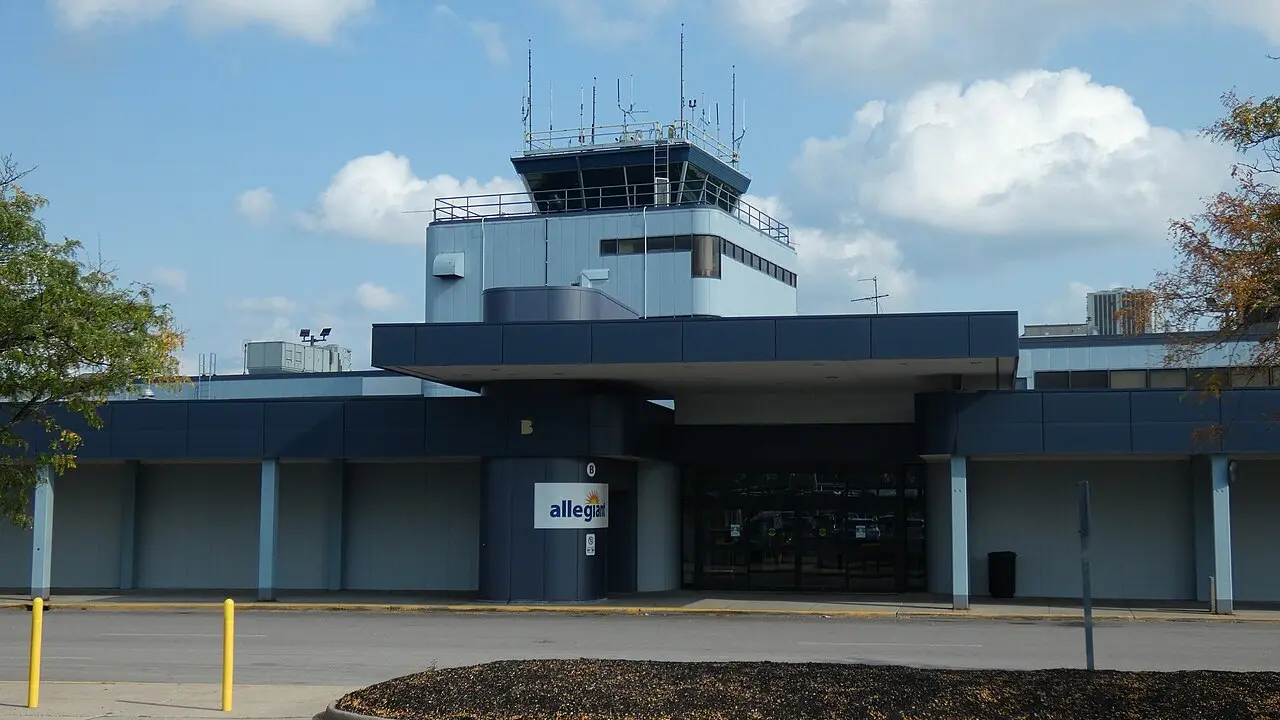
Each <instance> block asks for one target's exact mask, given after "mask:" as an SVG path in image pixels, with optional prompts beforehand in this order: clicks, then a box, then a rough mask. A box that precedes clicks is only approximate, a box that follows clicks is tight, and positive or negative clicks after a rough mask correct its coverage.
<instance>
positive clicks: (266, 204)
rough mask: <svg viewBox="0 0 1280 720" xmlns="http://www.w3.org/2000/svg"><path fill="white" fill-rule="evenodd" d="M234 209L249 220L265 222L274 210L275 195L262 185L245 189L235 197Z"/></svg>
mask: <svg viewBox="0 0 1280 720" xmlns="http://www.w3.org/2000/svg"><path fill="white" fill-rule="evenodd" d="M236 211H237V212H239V213H240V215H241V216H243V217H244V218H245V219H247V220H248V221H249V222H252V223H256V224H262V223H265V222H267V221H268V220H270V219H271V217H272V216H273V215H274V214H275V212H276V196H275V195H273V194H271V191H270V190H268V189H267V188H264V187H260V188H254V189H253V190H245V191H244V192H242V193H240V194H239V195H238V196H237V197H236Z"/></svg>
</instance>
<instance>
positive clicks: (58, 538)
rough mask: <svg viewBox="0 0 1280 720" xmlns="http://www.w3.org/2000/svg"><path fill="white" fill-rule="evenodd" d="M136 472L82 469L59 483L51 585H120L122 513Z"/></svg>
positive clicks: (97, 467) (112, 468)
mask: <svg viewBox="0 0 1280 720" xmlns="http://www.w3.org/2000/svg"><path fill="white" fill-rule="evenodd" d="M132 472H133V470H132V468H131V467H129V466H128V465H124V464H114V465H82V466H80V467H79V468H77V469H75V470H72V471H71V472H68V473H67V474H66V475H63V476H62V477H60V478H57V479H56V480H55V481H54V500H53V568H52V570H51V577H50V585H51V586H52V587H54V588H59V589H71V588H93V589H105V588H118V587H120V538H121V520H122V517H123V514H122V512H121V510H122V509H123V507H124V502H125V497H124V491H125V487H126V480H127V479H128V477H129V475H130V474H131V473H132ZM28 562H29V556H28Z"/></svg>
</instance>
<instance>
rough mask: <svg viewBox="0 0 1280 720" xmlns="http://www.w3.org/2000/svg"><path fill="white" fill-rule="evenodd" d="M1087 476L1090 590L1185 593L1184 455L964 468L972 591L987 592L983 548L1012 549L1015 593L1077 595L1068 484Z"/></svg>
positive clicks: (1191, 584)
mask: <svg viewBox="0 0 1280 720" xmlns="http://www.w3.org/2000/svg"><path fill="white" fill-rule="evenodd" d="M1083 479H1087V480H1089V481H1090V482H1091V491H1092V495H1093V518H1094V524H1093V532H1094V534H1093V544H1092V563H1093V565H1092V569H1093V592H1094V594H1095V596H1096V597H1098V598H1105V599H1141V600H1190V599H1193V598H1194V597H1195V574H1196V571H1195V531H1194V524H1193V517H1194V512H1193V509H1192V504H1191V503H1192V483H1191V470H1190V463H1189V462H1188V461H1176V460H1171V461H1110V462H1108V461H1097V462H1088V461H1079V462H1075V461H1061V460H1057V461H1051V462H1033V461H1028V462H983V461H976V462H975V461H971V462H970V464H969V503H970V504H969V551H970V558H971V570H972V574H971V577H972V588H971V592H972V594H973V595H985V594H986V593H987V553H988V552H991V551H996V550H1012V551H1014V552H1016V553H1018V594H1019V595H1021V596H1023V597H1050V598H1078V597H1080V554H1079V553H1080V549H1079V548H1080V540H1079V535H1078V533H1077V530H1078V525H1077V516H1076V482H1077V481H1079V480H1083Z"/></svg>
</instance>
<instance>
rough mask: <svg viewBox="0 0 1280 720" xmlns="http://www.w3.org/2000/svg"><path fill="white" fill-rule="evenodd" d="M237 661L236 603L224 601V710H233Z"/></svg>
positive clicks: (230, 600)
mask: <svg viewBox="0 0 1280 720" xmlns="http://www.w3.org/2000/svg"><path fill="white" fill-rule="evenodd" d="M235 663H236V603H235V601H234V600H232V599H231V598H227V600H226V601H225V602H223V603H222V712H231V686H232V678H233V677H234V676H235Z"/></svg>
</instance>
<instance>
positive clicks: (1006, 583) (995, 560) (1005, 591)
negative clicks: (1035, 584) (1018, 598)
mask: <svg viewBox="0 0 1280 720" xmlns="http://www.w3.org/2000/svg"><path fill="white" fill-rule="evenodd" d="M1017 587H1018V554H1017V553H1014V552H1009V551H1007V550H1005V551H1001V552H992V553H987V590H988V592H990V593H991V597H993V598H1005V599H1007V598H1012V597H1013V594H1014V590H1015V589H1016V588H1017Z"/></svg>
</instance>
